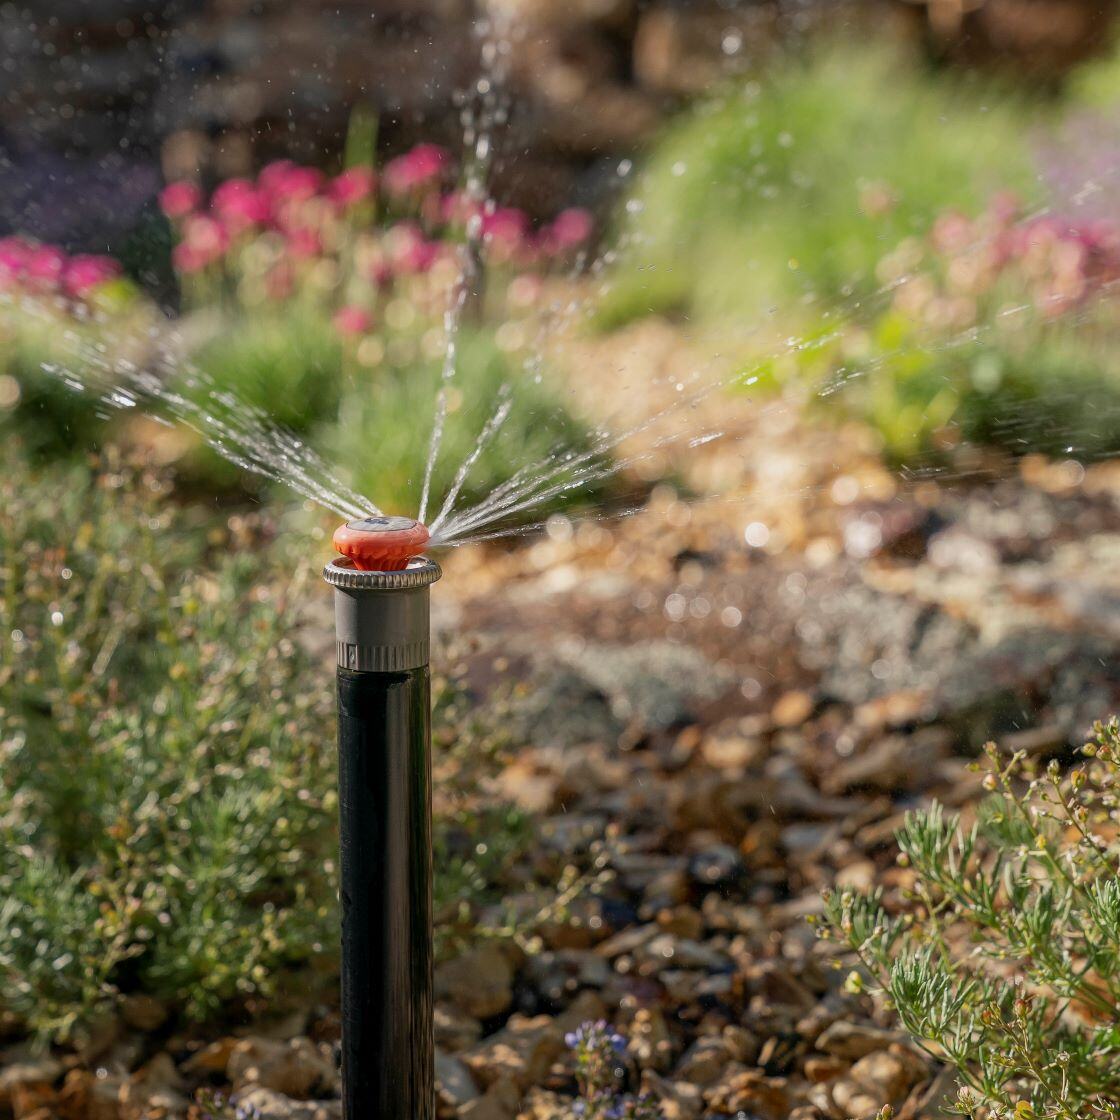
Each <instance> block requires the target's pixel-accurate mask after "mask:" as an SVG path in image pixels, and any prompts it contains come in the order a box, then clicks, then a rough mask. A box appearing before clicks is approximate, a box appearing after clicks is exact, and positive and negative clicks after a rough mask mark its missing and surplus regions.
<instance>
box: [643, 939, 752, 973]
mask: <svg viewBox="0 0 1120 1120" xmlns="http://www.w3.org/2000/svg"><path fill="white" fill-rule="evenodd" d="M641 956H642V957H644V958H645V959H647V960H651V961H655V962H657V963H658V964H659V965H661V966H662V967H665V968H678V969H702V970H706V971H710V972H718V971H724V970H726V969H730V968H731V961H730V960H729V959H728V957H727V955H726V954H725V953H721V952H720V951H719V950H718V949H715V948H713V947H712V946H711V945H709V944H708V943H706V942H704V941H690V940H689V939H687V938H684V937H674V936H673V935H672V934H671V933H662V934H658V936H657V937H655V938H654V939H653V940H652V941H650V942H649V944H648V945H646V946H645V947H644V948H643V949H642V952H641Z"/></svg>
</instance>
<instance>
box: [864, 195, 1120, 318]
mask: <svg viewBox="0 0 1120 1120" xmlns="http://www.w3.org/2000/svg"><path fill="white" fill-rule="evenodd" d="M879 279H880V280H881V281H883V282H884V283H885V284H887V285H888V286H891V287H892V288H893V289H894V292H895V294H894V304H895V307H896V308H897V309H899V310H900V311H903V312H904V313H905V314H907V315H909V316H912V317H914V318H916V319H917V320H919V321H920V322H922V323H924V324H925V325H926V326H931V327H935V328H938V329H942V328H955V329H964V328H967V327H970V326H973V325H975V324H977V323H978V322H980V321H983V320H986V319H987V318H988V317H990V316H991V315H992V314H998V313H999V306H998V305H1001V304H1011V305H1014V304H1017V303H1018V302H1020V301H1021V300H1022V299H1024V298H1026V299H1027V300H1029V301H1030V304H1031V306H1032V307H1033V309H1034V311H1035V312H1036V313H1037V314H1039V315H1041V316H1043V317H1044V318H1048V319H1053V318H1056V317H1059V316H1061V315H1063V314H1065V313H1067V312H1069V311H1071V310H1073V309H1075V308H1077V307H1080V306H1083V305H1084V304H1086V303H1087V302H1088V301H1090V300H1092V299H1093V298H1095V297H1097V296H1100V295H1102V294H1106V293H1107V292H1108V290H1109V288H1110V286H1111V285H1113V284H1114V283H1115V281H1116V280H1118V279H1120V227H1118V226H1117V225H1116V223H1114V222H1110V221H1107V220H1103V219H1095V220H1082V219H1071V218H1067V217H1063V216H1061V215H1058V214H1046V215H1042V216H1037V217H1036V216H1027V215H1024V214H1023V213H1022V210H1021V208H1020V206H1019V204H1018V202H1017V201H1016V200H1015V198H1014V197H1013V196H1011V195H1009V194H1007V193H1001V194H999V195H997V196H995V198H993V200H992V202H991V203H990V205H989V206H988V207H987V209H986V210H985V211H984V212H983V213H982V214H980V215H979V216H978V217H975V218H970V217H968V216H967V215H966V214H963V213H961V212H959V211H956V210H952V211H947V212H946V213H944V214H942V215H940V216H939V217H938V218H937V220H936V222H935V223H934V226H933V229H932V231H931V233H930V236H929V239H928V242H927V244H926V245H922V244H921V243H920V242H917V241H914V240H908V241H906V242H903V243H902V244H901V245H900V246H898V248H897V249H896V250H895V251H894V252H893V253H891V254H889V255H888V256H887V257H885V258H884V259H883V260H882V261H881V262H880V265H879Z"/></svg>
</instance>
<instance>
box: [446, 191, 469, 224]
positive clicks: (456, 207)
mask: <svg viewBox="0 0 1120 1120" xmlns="http://www.w3.org/2000/svg"><path fill="white" fill-rule="evenodd" d="M478 212H479V205H478V203H477V202H475V200H474V199H473V198H471V197H470V195H468V194H467V192H466V191H451V193H450V194H445V195H444V196H443V197H442V198H441V199H440V200H439V216H440V219H441V220H442V221H444V222H451V223H454V224H455V225H460V226H465V225H466V224H467V222H468V221H470V219H471V217H472V216H473V215H475V214H477V213H478Z"/></svg>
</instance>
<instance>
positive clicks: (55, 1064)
mask: <svg viewBox="0 0 1120 1120" xmlns="http://www.w3.org/2000/svg"><path fill="white" fill-rule="evenodd" d="M61 1076H62V1063H61V1062H59V1061H56V1060H55V1059H54V1058H43V1059H42V1060H41V1061H36V1062H15V1063H14V1064H12V1065H10V1066H8V1067H7V1068H6V1069H2V1070H0V1109H5V1108H11V1107H12V1103H11V1102H12V1098H13V1096H14V1095H15V1094H16V1093H17V1091H18V1090H20V1089H21V1088H22V1087H24V1086H34V1085H39V1086H44V1085H45V1086H46V1087H47V1088H50V1087H51V1086H52V1085H53V1084H54V1083H55V1082H56V1081H57V1080H58V1079H59V1078H60V1077H61Z"/></svg>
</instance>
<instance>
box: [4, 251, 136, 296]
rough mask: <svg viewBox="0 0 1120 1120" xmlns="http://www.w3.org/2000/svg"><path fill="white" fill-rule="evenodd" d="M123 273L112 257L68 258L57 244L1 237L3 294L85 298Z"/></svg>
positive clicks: (91, 255)
mask: <svg viewBox="0 0 1120 1120" xmlns="http://www.w3.org/2000/svg"><path fill="white" fill-rule="evenodd" d="M120 274H121V266H120V265H119V264H118V263H117V262H116V261H115V260H113V258H112V257H106V256H101V255H99V254H94V253H76V254H74V255H73V256H70V255H68V254H67V253H65V252H63V250H62V249H59V248H58V247H57V246H55V245H43V244H41V243H39V242H37V241H31V240H28V239H27V238H24V237H4V238H0V291H12V290H16V289H19V290H23V291H28V292H35V293H37V294H41V295H64V296H66V297H68V298H69V299H85V298H87V297H88V296H90V295H91V294H92V293H93V292H94V291H96V290H97V289H98V288H100V287H101V285H102V284H105V283H107V282H108V281H110V280H113V279H114V278H116V277H117V276H119V275H120Z"/></svg>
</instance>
